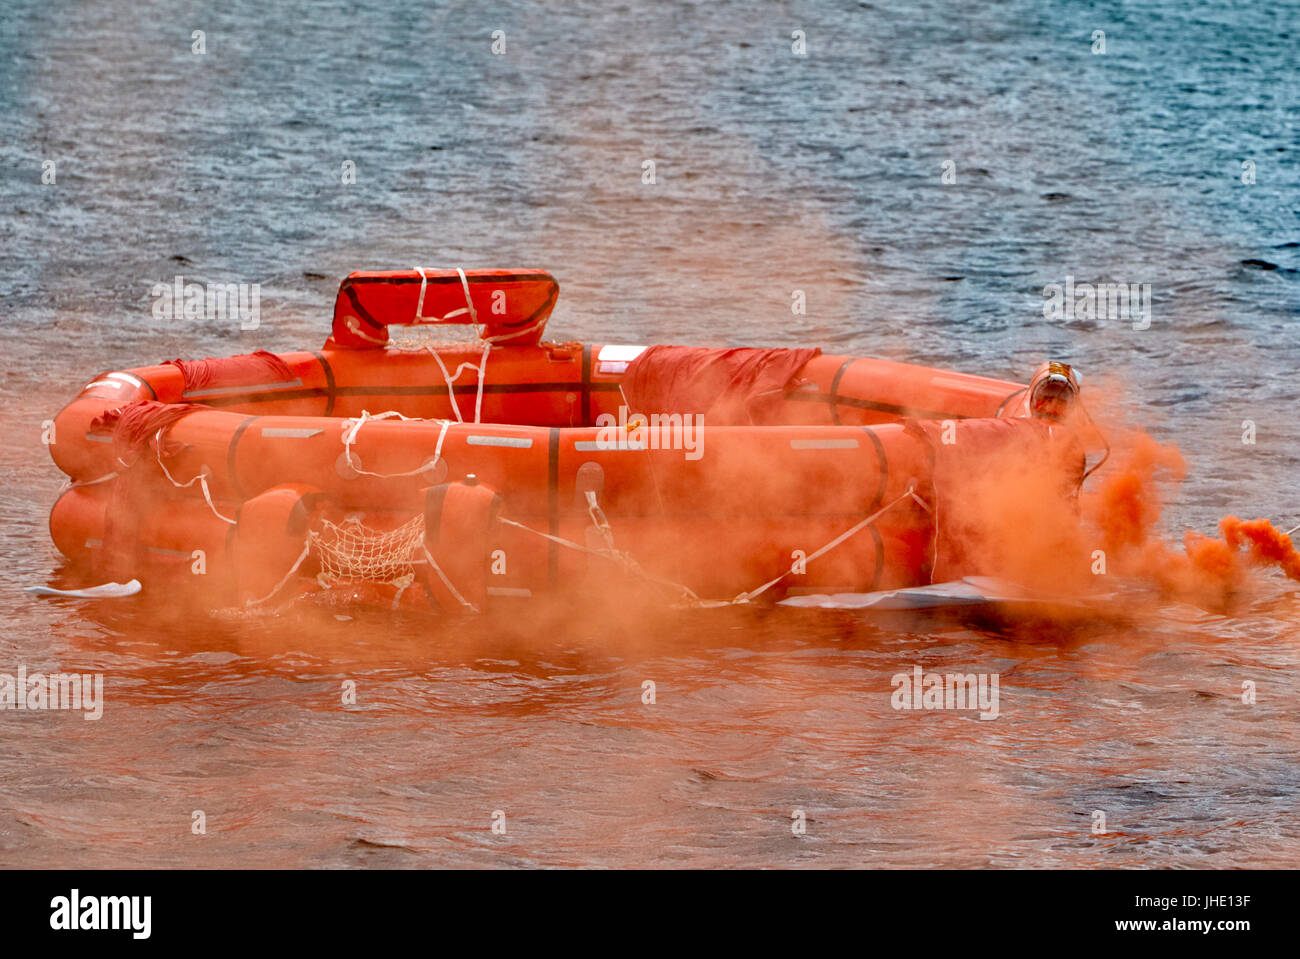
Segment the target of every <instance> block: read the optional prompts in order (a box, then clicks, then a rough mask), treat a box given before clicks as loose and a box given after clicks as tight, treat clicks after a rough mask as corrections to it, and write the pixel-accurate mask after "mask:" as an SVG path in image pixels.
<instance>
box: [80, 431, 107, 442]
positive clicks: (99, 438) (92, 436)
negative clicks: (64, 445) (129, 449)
mask: <svg viewBox="0 0 1300 959" xmlns="http://www.w3.org/2000/svg"><path fill="white" fill-rule="evenodd" d="M86 439H88V440H90V441H91V442H92V443H111V442H113V437H111V436H99V435H97V434H95V433H87V434H86Z"/></svg>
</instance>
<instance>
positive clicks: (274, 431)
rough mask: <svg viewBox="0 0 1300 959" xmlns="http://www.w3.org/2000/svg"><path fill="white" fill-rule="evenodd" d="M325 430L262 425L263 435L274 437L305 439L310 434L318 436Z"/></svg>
mask: <svg viewBox="0 0 1300 959" xmlns="http://www.w3.org/2000/svg"><path fill="white" fill-rule="evenodd" d="M324 432H325V431H324V430H321V429H315V430H314V429H310V428H305V427H304V428H302V429H298V428H295V427H290V426H263V427H262V435H263V436H268V437H270V438H272V439H286V440H305V439H307V438H308V437H310V436H316V435H317V434H319V433H324Z"/></svg>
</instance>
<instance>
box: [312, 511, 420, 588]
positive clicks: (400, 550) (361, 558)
mask: <svg viewBox="0 0 1300 959" xmlns="http://www.w3.org/2000/svg"><path fill="white" fill-rule="evenodd" d="M308 535H309V537H310V539H311V545H312V547H313V548H314V549H315V551H316V554H317V556H319V557H320V573H319V574H317V576H316V581H317V582H318V583H320V584H321V585H322V586H324V587H326V588H327V589H328V588H329V587H331V586H340V585H346V584H350V583H387V584H389V585H392V586H396V587H397V588H398V589H399V590H402V589H406V587H408V586H410V585H411V583H412V582H413V581H414V580H415V564H416V563H417V562H424V560H423V559H419V560H417V559H416V558H415V557H416V554H417V552H422V550H421V546H422V543H423V539H424V517H423V516H415V517H412V518H411V519H410V520H408V521H407V522H405V523H403V524H402V525H401V526H399V527H397V529H394V530H388V531H384V530H376V529H371V528H370V527H369V526H366V525H365V524H363V523H362V522H361V521H360V520H358V519H355V518H354V519H348V520H344V521H343V522H342V523H341V524H335V523H331V522H330V521H329V520H324V521H322V523H321V528H320V529H319V530H313V531H312V532H311V533H309V534H308Z"/></svg>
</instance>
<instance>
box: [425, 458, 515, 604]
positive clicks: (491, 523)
mask: <svg viewBox="0 0 1300 959" xmlns="http://www.w3.org/2000/svg"><path fill="white" fill-rule="evenodd" d="M503 505H504V501H503V500H502V498H501V494H500V493H498V492H497V491H496V490H494V489H493V488H492V487H490V486H487V485H485V484H483V483H480V482H479V481H478V479H477V477H475V476H473V475H472V474H471V475H470V476H467V477H465V479H464V480H461V481H460V482H456V483H443V484H441V485H438V486H431V487H429V488H428V489H427V490H426V491H425V500H424V547H425V549H426V550H428V552H429V556H430V558H432V560H433V562H434V563H436V564H437V569H433V568H430V567H419V569H420V570H421V573H420V579H421V581H422V582H423V584H424V586H425V588H426V589H427V590H428V592H429V594H430V596H431V597H432V598H433V599H434V600H435V601H436V602H437V603H438V605H439V606H441V607H442V608H443V609H444V610H448V611H456V610H463V609H465V608H466V607H467V606H473V607H474V608H476V609H480V610H481V609H482V608H483V605H484V603H485V602H486V601H487V585H488V563H489V557H490V546H491V534H492V531H493V529H494V527H495V526H496V522H497V517H498V516H499V515H500V513H501V508H502V506H503ZM438 570H441V571H442V575H441V576H440V575H438ZM444 577H445V578H446V579H445V581H444Z"/></svg>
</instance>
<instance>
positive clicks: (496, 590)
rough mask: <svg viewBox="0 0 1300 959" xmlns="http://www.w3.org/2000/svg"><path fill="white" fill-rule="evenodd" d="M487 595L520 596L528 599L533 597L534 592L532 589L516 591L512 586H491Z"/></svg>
mask: <svg viewBox="0 0 1300 959" xmlns="http://www.w3.org/2000/svg"><path fill="white" fill-rule="evenodd" d="M487 594H488V595H489V596H519V597H522V598H525V599H526V598H527V597H529V596H532V595H533V591H532V590H531V589H516V588H514V587H512V586H489V587H488V588H487Z"/></svg>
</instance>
